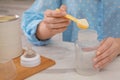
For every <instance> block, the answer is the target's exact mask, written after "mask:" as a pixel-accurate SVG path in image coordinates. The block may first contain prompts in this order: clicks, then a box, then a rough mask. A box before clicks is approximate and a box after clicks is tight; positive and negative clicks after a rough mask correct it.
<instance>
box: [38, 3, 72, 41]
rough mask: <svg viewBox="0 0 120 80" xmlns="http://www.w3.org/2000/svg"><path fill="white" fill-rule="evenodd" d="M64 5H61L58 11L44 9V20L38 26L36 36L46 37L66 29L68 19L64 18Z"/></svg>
mask: <svg viewBox="0 0 120 80" xmlns="http://www.w3.org/2000/svg"><path fill="white" fill-rule="evenodd" d="M65 15H66V6H64V5H62V6H61V7H60V11H56V10H46V11H45V13H44V20H43V21H42V23H41V24H40V25H39V27H38V31H37V32H38V36H39V38H40V39H47V38H50V37H52V36H53V35H55V34H57V33H61V32H63V31H65V30H66V29H67V26H68V25H69V24H70V20H68V19H66V18H65V17H64V16H65Z"/></svg>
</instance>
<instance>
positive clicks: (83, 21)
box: [56, 9, 89, 29]
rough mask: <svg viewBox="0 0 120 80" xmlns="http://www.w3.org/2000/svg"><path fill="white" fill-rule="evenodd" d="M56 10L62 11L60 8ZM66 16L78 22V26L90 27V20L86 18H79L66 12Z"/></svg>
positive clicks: (82, 27)
mask: <svg viewBox="0 0 120 80" xmlns="http://www.w3.org/2000/svg"><path fill="white" fill-rule="evenodd" d="M56 10H57V11H60V10H59V9H56ZM65 18H67V19H70V20H72V21H74V22H75V23H76V24H77V26H78V27H79V28H81V29H87V28H88V27H89V24H88V21H87V20H86V19H77V18H75V17H73V16H72V15H70V14H66V16H65Z"/></svg>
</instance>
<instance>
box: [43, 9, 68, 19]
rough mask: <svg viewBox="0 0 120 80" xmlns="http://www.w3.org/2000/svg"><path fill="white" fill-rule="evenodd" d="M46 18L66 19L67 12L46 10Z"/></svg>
mask: <svg viewBox="0 0 120 80" xmlns="http://www.w3.org/2000/svg"><path fill="white" fill-rule="evenodd" d="M44 14H45V15H44V16H46V17H56V18H57V17H64V16H65V15H66V12H64V11H55V10H54V11H53V10H46V11H45V13H44Z"/></svg>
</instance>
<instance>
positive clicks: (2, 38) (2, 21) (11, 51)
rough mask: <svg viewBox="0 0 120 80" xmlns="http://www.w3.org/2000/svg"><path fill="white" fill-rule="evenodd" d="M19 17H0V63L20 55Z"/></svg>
mask: <svg viewBox="0 0 120 80" xmlns="http://www.w3.org/2000/svg"><path fill="white" fill-rule="evenodd" d="M20 36H21V33H20V25H19V16H17V15H0V62H4V61H6V60H11V59H12V58H15V57H18V56H20V55H21V53H22V42H21V37H20Z"/></svg>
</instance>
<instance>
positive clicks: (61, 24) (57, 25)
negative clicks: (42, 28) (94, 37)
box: [46, 21, 70, 29]
mask: <svg viewBox="0 0 120 80" xmlns="http://www.w3.org/2000/svg"><path fill="white" fill-rule="evenodd" d="M69 24H70V22H69V21H67V22H63V23H59V24H49V23H46V27H48V28H50V29H59V28H63V27H67V26H68V25H69Z"/></svg>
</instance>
